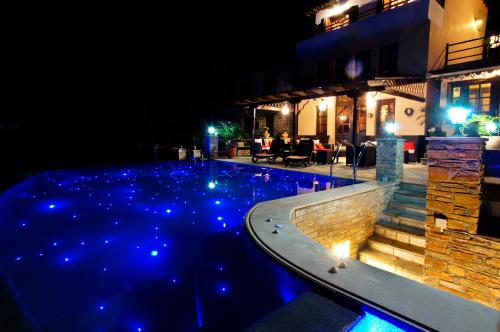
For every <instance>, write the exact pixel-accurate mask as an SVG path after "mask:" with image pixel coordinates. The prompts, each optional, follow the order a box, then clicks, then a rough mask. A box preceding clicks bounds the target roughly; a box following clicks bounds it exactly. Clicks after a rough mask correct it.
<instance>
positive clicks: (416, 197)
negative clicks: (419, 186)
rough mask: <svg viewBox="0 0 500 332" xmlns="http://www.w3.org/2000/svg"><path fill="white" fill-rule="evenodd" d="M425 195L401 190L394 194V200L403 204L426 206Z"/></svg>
mask: <svg viewBox="0 0 500 332" xmlns="http://www.w3.org/2000/svg"><path fill="white" fill-rule="evenodd" d="M425 195H426V194H425V193H420V192H415V191H410V190H404V189H399V190H397V191H396V192H395V193H394V200H395V201H397V202H403V203H416V204H425Z"/></svg>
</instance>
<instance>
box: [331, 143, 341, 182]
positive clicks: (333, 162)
mask: <svg viewBox="0 0 500 332" xmlns="http://www.w3.org/2000/svg"><path fill="white" fill-rule="evenodd" d="M335 145H337V143H335ZM341 148H342V142H340V143H338V146H337V150H336V151H335V157H333V158H332V161H331V162H330V178H332V177H333V164H337V163H338V162H339V155H340V149H341ZM335 160H337V162H335Z"/></svg>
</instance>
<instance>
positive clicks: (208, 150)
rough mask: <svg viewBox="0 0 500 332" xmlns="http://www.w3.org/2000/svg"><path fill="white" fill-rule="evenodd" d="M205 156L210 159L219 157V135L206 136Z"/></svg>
mask: <svg viewBox="0 0 500 332" xmlns="http://www.w3.org/2000/svg"><path fill="white" fill-rule="evenodd" d="M205 154H206V155H205V157H206V158H209V159H217V158H219V140H218V138H217V136H212V135H210V136H205Z"/></svg>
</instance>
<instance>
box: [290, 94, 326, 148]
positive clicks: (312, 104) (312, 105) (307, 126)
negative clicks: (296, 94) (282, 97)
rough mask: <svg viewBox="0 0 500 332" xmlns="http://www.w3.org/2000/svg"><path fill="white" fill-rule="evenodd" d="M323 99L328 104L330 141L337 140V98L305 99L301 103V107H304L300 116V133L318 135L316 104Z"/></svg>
mask: <svg viewBox="0 0 500 332" xmlns="http://www.w3.org/2000/svg"><path fill="white" fill-rule="evenodd" d="M321 101H324V102H325V103H326V104H327V105H328V109H327V112H328V119H327V121H328V122H327V133H328V135H329V136H330V137H329V142H328V143H332V142H333V141H334V140H335V98H334V97H327V98H316V99H308V100H303V101H301V102H300V103H299V109H302V108H304V109H303V110H302V111H301V113H300V115H299V118H298V127H299V128H298V135H299V136H301V135H316V106H319V104H320V103H321Z"/></svg>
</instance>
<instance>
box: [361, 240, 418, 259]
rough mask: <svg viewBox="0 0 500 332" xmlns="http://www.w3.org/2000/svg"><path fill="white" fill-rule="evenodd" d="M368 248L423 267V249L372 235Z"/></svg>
mask: <svg viewBox="0 0 500 332" xmlns="http://www.w3.org/2000/svg"><path fill="white" fill-rule="evenodd" d="M368 247H369V248H372V249H375V250H378V251H381V252H384V253H386V254H389V255H393V256H396V257H398V258H402V259H404V260H407V261H410V262H413V263H417V264H420V265H424V248H422V247H417V246H414V245H411V244H409V243H404V242H399V241H397V240H392V239H389V238H386V237H381V236H378V235H374V236H372V237H370V238H368Z"/></svg>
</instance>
